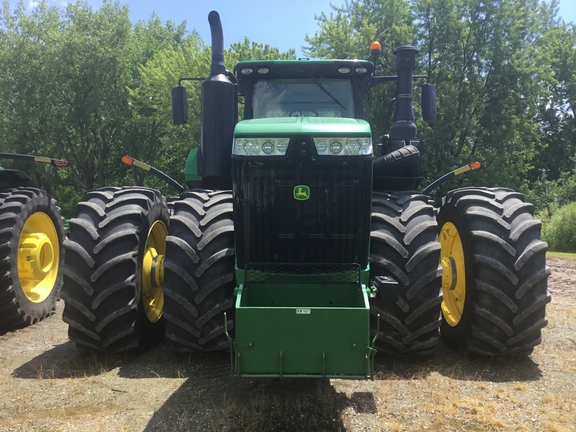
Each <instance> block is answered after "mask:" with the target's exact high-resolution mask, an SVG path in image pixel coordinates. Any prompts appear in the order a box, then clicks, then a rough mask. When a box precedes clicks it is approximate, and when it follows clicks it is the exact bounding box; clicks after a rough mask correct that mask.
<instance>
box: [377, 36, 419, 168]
mask: <svg viewBox="0 0 576 432" xmlns="http://www.w3.org/2000/svg"><path fill="white" fill-rule="evenodd" d="M417 53H418V50H417V49H416V48H415V47H413V46H411V45H405V46H401V47H398V48H396V49H395V50H394V54H395V55H396V73H397V77H396V110H395V111H394V120H393V123H392V127H391V128H390V135H389V136H388V137H386V141H387V142H386V146H385V147H386V150H387V153H386V154H384V155H381V156H380V157H379V158H377V159H375V160H374V164H373V168H374V170H375V171H377V174H378V175H390V174H397V175H419V174H420V172H421V170H422V168H421V166H422V164H421V157H420V154H421V152H422V142H421V141H420V140H418V138H417V137H416V134H417V129H416V124H415V123H414V106H413V103H412V98H413V96H412V86H413V78H414V69H415V67H416V54H417ZM427 94H428V93H427Z"/></svg>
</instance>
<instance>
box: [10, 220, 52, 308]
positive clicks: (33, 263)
mask: <svg viewBox="0 0 576 432" xmlns="http://www.w3.org/2000/svg"><path fill="white" fill-rule="evenodd" d="M59 266H60V251H59V240H58V234H57V233H56V227H55V226H54V223H53V222H52V219H50V217H49V216H48V215H47V214H46V213H43V212H37V213H33V214H32V215H31V216H30V217H29V218H28V220H27V221H26V223H25V224H24V229H23V230H22V234H21V235H20V241H19V242H18V277H19V279H20V285H21V286H22V290H23V292H24V295H25V296H26V298H27V299H28V300H30V301H31V302H32V303H41V302H43V301H44V300H46V299H47V298H48V296H49V295H50V293H51V292H52V290H53V289H54V284H55V283H56V277H57V276H58V269H59Z"/></svg>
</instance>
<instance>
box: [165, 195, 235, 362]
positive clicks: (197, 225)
mask: <svg viewBox="0 0 576 432" xmlns="http://www.w3.org/2000/svg"><path fill="white" fill-rule="evenodd" d="M170 205H171V208H172V216H171V218H170V235H169V236H168V238H167V243H168V247H167V252H166V263H165V278H164V293H165V297H166V303H165V306H164V316H165V318H166V338H167V341H168V344H169V345H170V347H171V348H172V349H173V350H175V351H181V352H199V351H216V350H223V349H227V348H228V347H229V344H228V338H227V337H226V334H225V325H224V313H226V314H227V323H228V329H229V330H230V335H233V332H232V331H231V330H232V329H233V328H234V288H235V283H234V221H233V217H232V193H231V192H229V191H209V190H200V189H199V190H191V191H188V192H184V193H183V194H182V195H181V196H180V198H179V199H177V200H174V201H173V202H172V203H171V204H170Z"/></svg>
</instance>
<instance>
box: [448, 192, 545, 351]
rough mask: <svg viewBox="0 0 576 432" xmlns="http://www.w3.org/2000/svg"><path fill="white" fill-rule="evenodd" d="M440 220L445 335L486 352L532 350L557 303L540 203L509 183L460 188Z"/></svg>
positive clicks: (463, 345)
mask: <svg viewBox="0 0 576 432" xmlns="http://www.w3.org/2000/svg"><path fill="white" fill-rule="evenodd" d="M438 222H439V227H440V231H439V232H440V236H439V239H440V243H441V245H442V267H443V278H442V288H443V292H444V302H443V303H442V315H443V322H442V327H441V332H442V336H443V338H444V339H446V340H447V341H448V342H449V343H451V344H453V345H456V346H460V347H464V348H467V349H468V351H470V352H472V353H476V354H480V355H485V356H496V355H528V354H530V353H531V352H532V350H533V348H534V347H535V346H536V345H538V344H539V343H540V342H541V338H542V336H541V329H542V328H543V327H544V326H546V324H547V318H546V304H547V303H548V302H550V294H549V293H548V289H547V279H548V276H549V275H550V269H549V268H548V267H547V266H546V249H547V246H548V245H547V244H546V243H544V242H542V241H541V240H540V229H541V223H540V221H537V220H534V217H533V206H532V205H531V204H528V203H526V202H524V196H523V195H522V194H520V193H517V192H514V191H511V190H509V189H502V188H498V189H488V188H464V189H457V190H454V191H451V192H449V193H448V195H446V197H445V198H444V199H443V204H442V207H441V208H440V213H439V215H438Z"/></svg>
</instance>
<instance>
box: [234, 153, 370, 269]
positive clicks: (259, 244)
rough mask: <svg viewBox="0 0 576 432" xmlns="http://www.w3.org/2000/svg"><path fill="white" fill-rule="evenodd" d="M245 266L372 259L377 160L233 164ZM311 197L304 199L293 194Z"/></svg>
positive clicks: (240, 249)
mask: <svg viewBox="0 0 576 432" xmlns="http://www.w3.org/2000/svg"><path fill="white" fill-rule="evenodd" d="M233 173H234V198H235V199H234V220H235V235H236V253H237V260H238V265H239V267H240V268H243V267H244V265H245V263H249V262H250V263H269V262H274V263H359V264H361V265H362V267H363V268H364V267H365V266H366V264H367V260H368V240H369V237H370V211H371V196H372V178H371V175H372V164H371V160H363V161H361V160H350V159H348V160H347V161H343V160H337V161H323V163H319V162H317V161H312V160H309V159H308V160H306V161H304V162H303V161H294V160H280V161H278V160H276V161H272V162H268V161H265V162H261V163H260V162H259V163H255V162H245V161H234V162H233ZM298 185H305V186H308V187H309V188H310V197H309V199H307V200H303V201H299V200H296V199H295V198H294V193H295V192H294V188H295V186H298Z"/></svg>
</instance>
